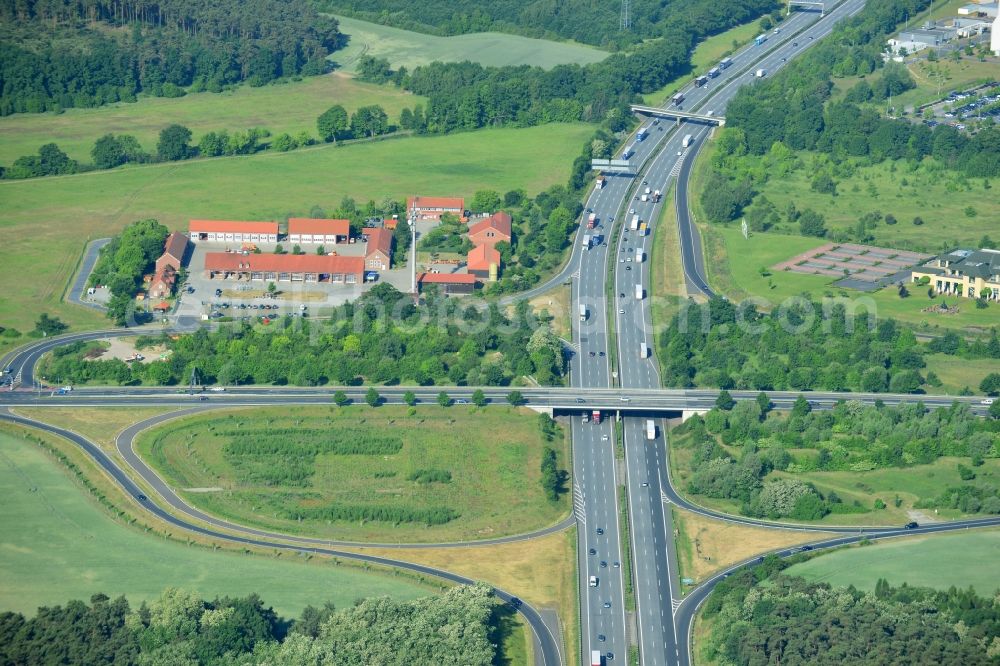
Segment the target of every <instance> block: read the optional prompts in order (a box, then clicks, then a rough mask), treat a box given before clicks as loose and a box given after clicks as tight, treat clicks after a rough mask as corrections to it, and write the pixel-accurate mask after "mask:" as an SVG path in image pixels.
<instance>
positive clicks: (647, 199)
mask: <svg viewBox="0 0 1000 666" xmlns="http://www.w3.org/2000/svg"><path fill="white" fill-rule="evenodd" d="M639 201H641V202H642V203H648V202H649V195H648V194H643V195H642V196H641V197H639Z"/></svg>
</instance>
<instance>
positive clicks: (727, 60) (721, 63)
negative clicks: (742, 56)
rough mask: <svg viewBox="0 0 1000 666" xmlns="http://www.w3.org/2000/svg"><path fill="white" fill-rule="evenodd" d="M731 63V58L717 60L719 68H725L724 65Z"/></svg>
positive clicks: (727, 65)
mask: <svg viewBox="0 0 1000 666" xmlns="http://www.w3.org/2000/svg"><path fill="white" fill-rule="evenodd" d="M732 64H733V59H732V58H723V59H722V60H720V61H719V69H725V68H726V67H729V66H730V65H732Z"/></svg>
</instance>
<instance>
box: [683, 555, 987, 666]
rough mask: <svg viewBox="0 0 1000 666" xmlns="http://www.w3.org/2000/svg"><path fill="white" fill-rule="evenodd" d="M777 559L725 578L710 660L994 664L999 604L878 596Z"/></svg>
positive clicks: (714, 614) (945, 594) (879, 589)
mask: <svg viewBox="0 0 1000 666" xmlns="http://www.w3.org/2000/svg"><path fill="white" fill-rule="evenodd" d="M790 564H791V563H790V562H786V561H784V560H781V559H779V558H777V557H774V556H770V557H767V558H765V559H764V561H763V563H761V564H760V565H758V566H755V567H753V568H749V569H747V568H745V569H741V570H740V571H737V572H735V573H734V574H733V575H731V576H729V577H728V578H726V579H725V580H723V581H721V582H720V583H719V584H718V585H717V586H716V587H715V589H714V590H713V591H712V594H711V596H710V597H709V598H708V600H707V601H706V602H705V606H704V611H703V616H704V617H705V618H706V619H707V620H709V621H710V622H711V630H710V633H709V635H708V636H707V637H706V640H705V641H704V642H703V643H702V648H701V649H702V650H703V653H702V654H703V655H704V656H705V657H706V658H708V659H711V660H712V662H713V663H717V664H720V666H731V665H735V664H744V665H749V666H764V665H765V664H816V665H817V666H827V665H829V666H834V665H836V666H840V665H842V664H862V663H863V664H901V663H907V664H927V665H928V666H929V665H931V664H965V665H969V666H972V665H978V664H996V663H997V659H998V654H1000V652H998V649H997V648H998V645H1000V602H998V601H997V600H996V599H992V598H985V597H981V596H978V595H977V594H976V593H975V592H974V591H973V590H971V589H968V590H959V589H956V588H951V589H949V590H947V591H936V590H931V589H928V588H918V587H910V586H908V585H906V584H905V583H904V584H903V585H901V586H900V587H892V586H891V585H889V584H888V583H887V582H886V581H885V580H884V579H883V580H879V581H878V583H877V584H876V586H875V591H874V592H867V593H866V592H861V591H858V590H857V589H855V588H854V587H847V588H832V587H831V586H830V585H828V584H826V583H808V582H806V581H805V580H803V579H801V578H798V577H792V576H787V575H784V574H782V573H781V571H782V570H783V569H785V568H787V567H788V566H790Z"/></svg>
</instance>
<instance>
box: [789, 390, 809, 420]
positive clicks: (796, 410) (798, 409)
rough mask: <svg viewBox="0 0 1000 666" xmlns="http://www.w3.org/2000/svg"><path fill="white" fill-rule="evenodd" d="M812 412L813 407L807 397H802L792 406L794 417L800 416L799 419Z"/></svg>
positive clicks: (796, 399)
mask: <svg viewBox="0 0 1000 666" xmlns="http://www.w3.org/2000/svg"><path fill="white" fill-rule="evenodd" d="M811 411H812V405H810V404H809V401H808V400H806V398H805V396H803V395H800V396H799V397H797V398H795V403H794V404H793V405H792V416H798V417H799V418H801V417H803V416H805V415H806V414H808V413H809V412H811Z"/></svg>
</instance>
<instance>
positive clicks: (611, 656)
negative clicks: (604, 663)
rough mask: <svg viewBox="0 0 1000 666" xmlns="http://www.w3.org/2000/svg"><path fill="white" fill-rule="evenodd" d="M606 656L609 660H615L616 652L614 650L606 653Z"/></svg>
mask: <svg viewBox="0 0 1000 666" xmlns="http://www.w3.org/2000/svg"><path fill="white" fill-rule="evenodd" d="M604 658H605V659H607V660H608V661H614V660H615V653H614V652H608V653H607V654H605V655H604Z"/></svg>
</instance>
